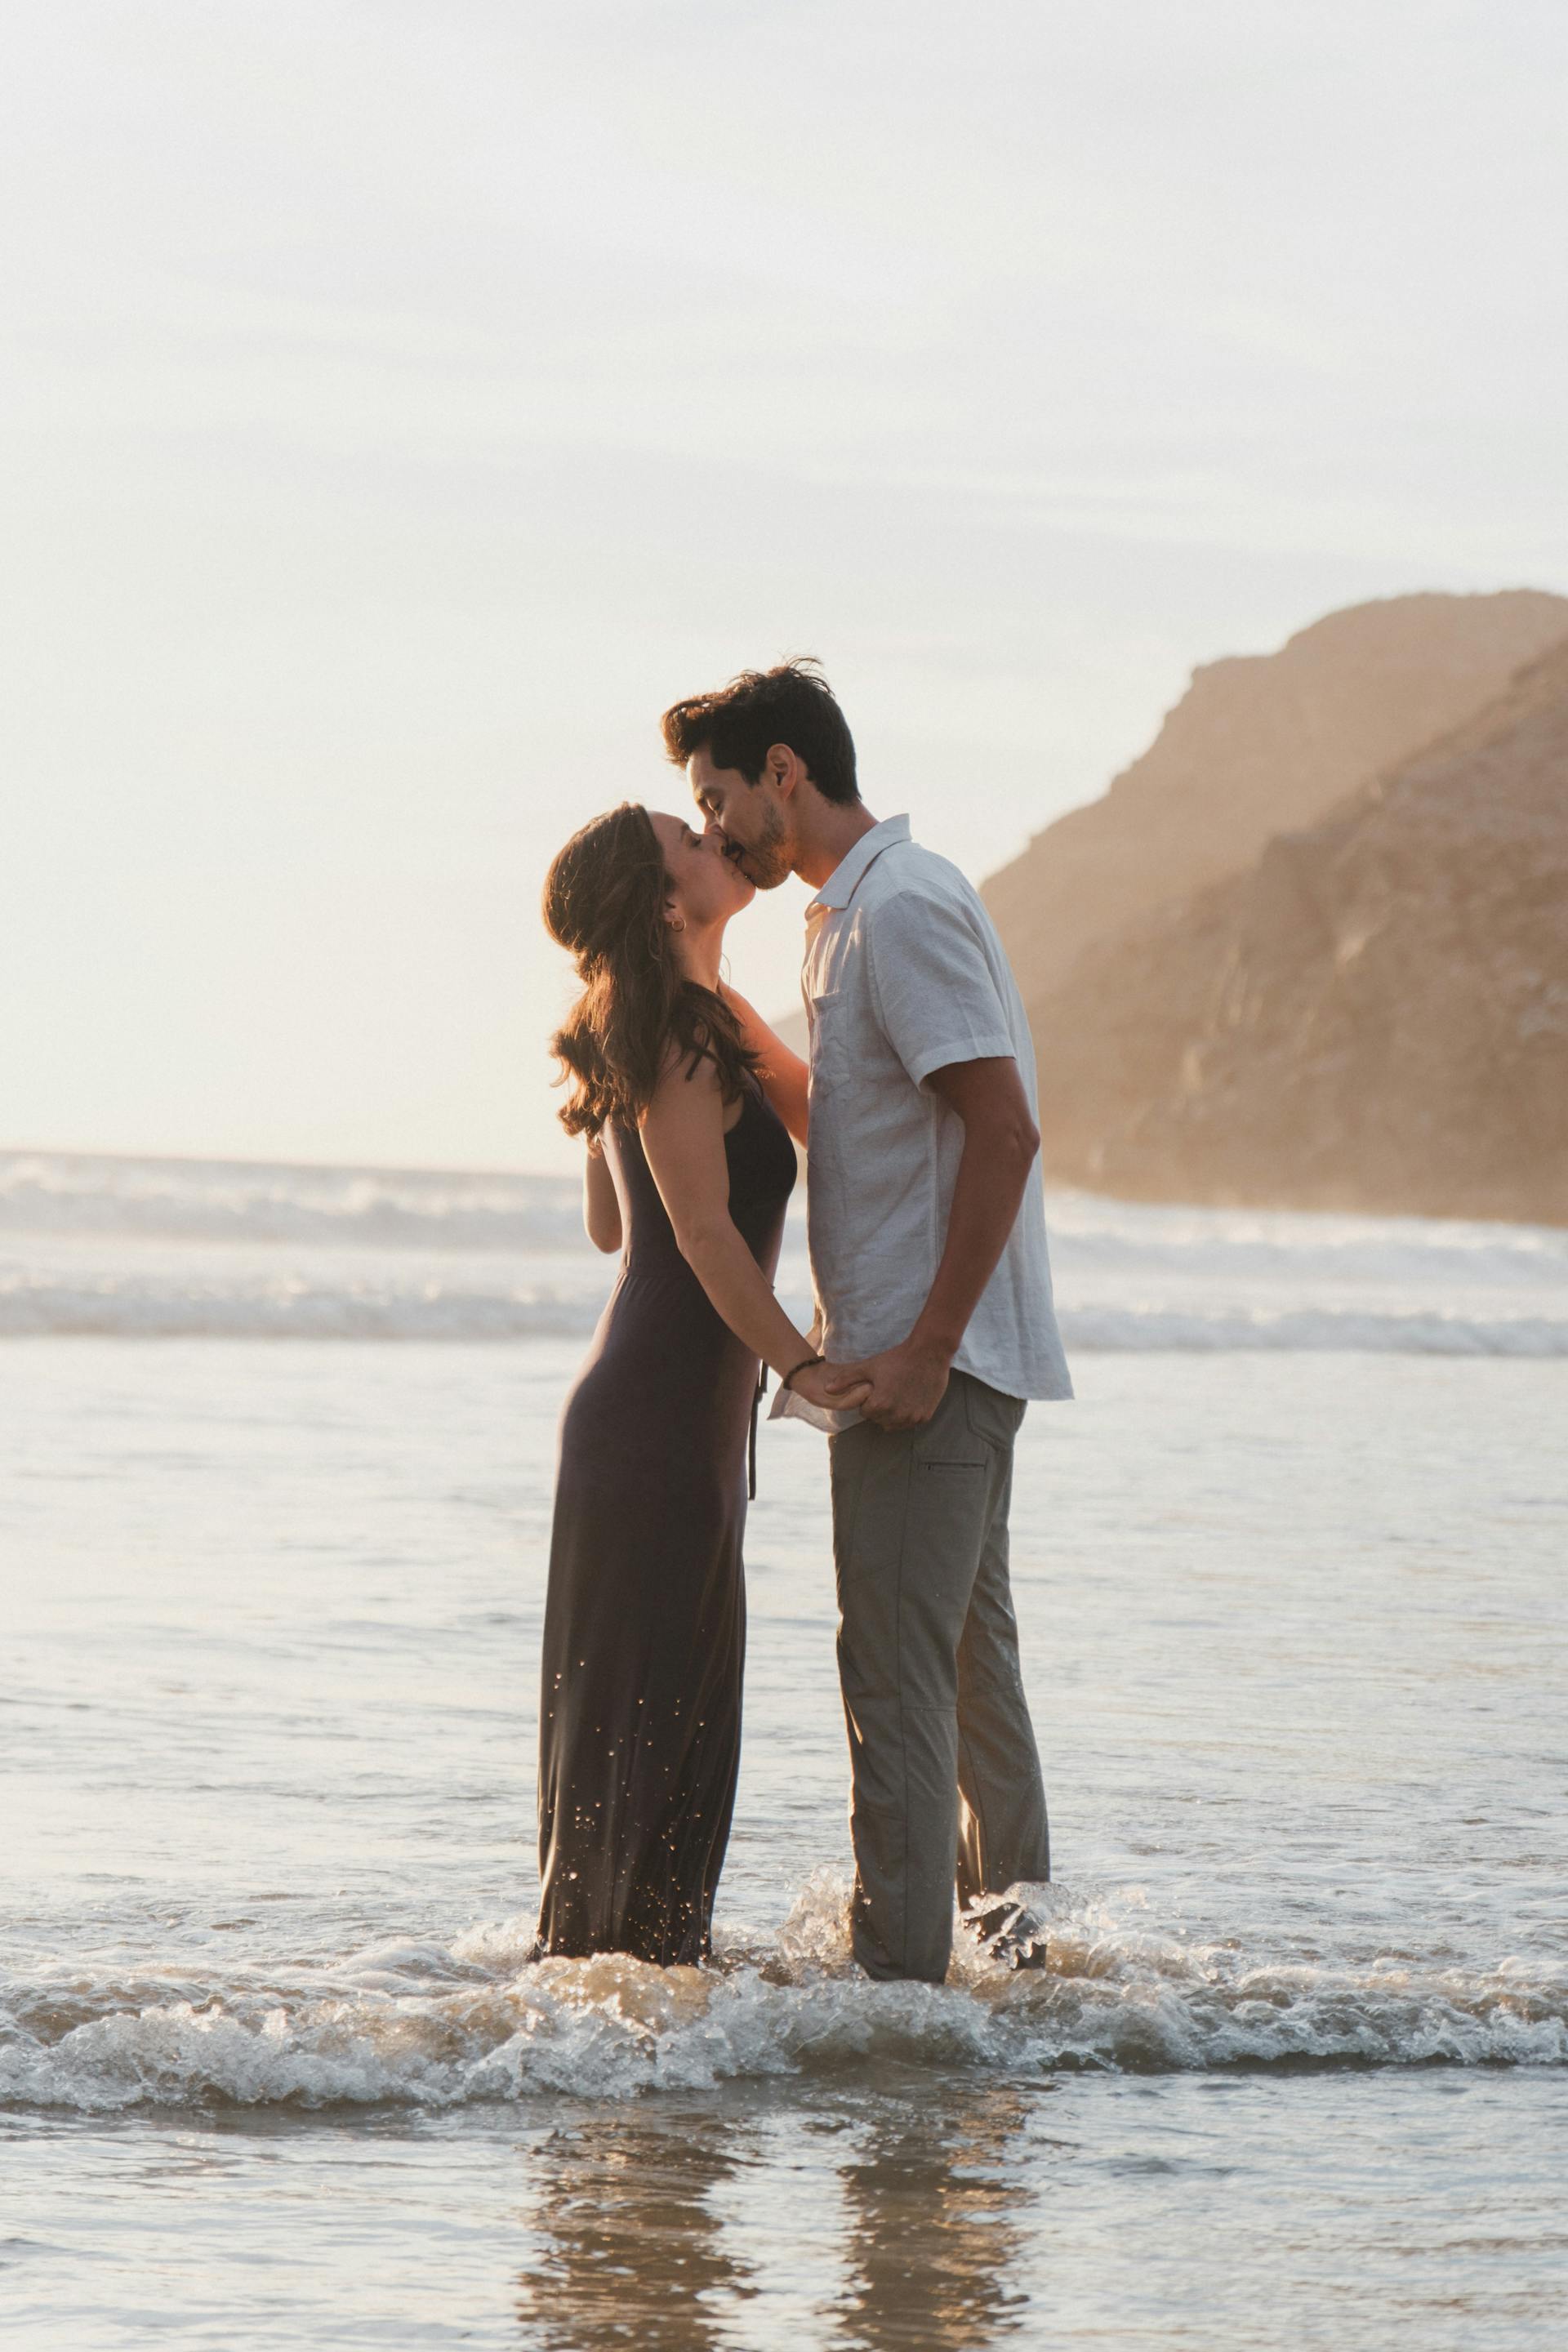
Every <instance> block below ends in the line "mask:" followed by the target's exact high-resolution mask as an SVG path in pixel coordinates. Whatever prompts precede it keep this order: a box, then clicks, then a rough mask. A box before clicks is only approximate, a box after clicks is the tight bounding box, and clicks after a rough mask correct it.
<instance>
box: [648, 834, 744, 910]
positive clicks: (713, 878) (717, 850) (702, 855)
mask: <svg viewBox="0 0 1568 2352" xmlns="http://www.w3.org/2000/svg"><path fill="white" fill-rule="evenodd" d="M648 814H649V815H650V816H651V817H652V819H653V829H654V831H655V833H657V834H658V845H659V847H660V849H661V850H662V851H663V852H664V871H665V877H666V882H667V885H668V887H667V890H666V898H667V902H668V905H669V907H670V908H672V909H673V910H674V912H675V913H676V914H678V915H679V917H680V918H681V919H682V920H683V921H685V922H687V923H689V924H690V926H691V928H692V929H693V930H696V931H700V930H707V929H709V928H710V926H711V925H712V924H714V923H726V922H728V921H729V919H730V917H731V915H738V914H739V913H740V911H741V908H742V907H749V906H750V905H751V903H752V899H753V898H755V897H756V895H757V892H756V885H755V884H754V883H752V882H748V881H747V879H746V877H745V876H744V875H743V874H742V871H741V869H740V867H739V866H737V865H736V863H735V861H734V859H733V858H732V857H726V856H725V855H724V836H723V835H722V834H721V832H719V831H718V829H717V828H715V829H714V831H713V832H712V833H710V834H701V833H693V832H692V830H691V827H690V826H689V824H687V823H686V820H685V819H684V817H679V816H667V815H666V814H665V813H664V811H663V810H662V809H651V810H650V811H649V812H648Z"/></svg>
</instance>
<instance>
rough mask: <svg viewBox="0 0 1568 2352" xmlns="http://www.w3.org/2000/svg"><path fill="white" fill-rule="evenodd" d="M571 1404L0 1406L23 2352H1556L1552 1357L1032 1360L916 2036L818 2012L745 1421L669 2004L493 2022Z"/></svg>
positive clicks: (127, 1353) (818, 1885) (402, 1362)
mask: <svg viewBox="0 0 1568 2352" xmlns="http://www.w3.org/2000/svg"><path fill="white" fill-rule="evenodd" d="M1254 1222H1256V1223H1259V1224H1260V1228H1261V1230H1260V1232H1259V1234H1258V1235H1257V1237H1256V1240H1257V1244H1258V1246H1259V1247H1260V1248H1261V1249H1262V1250H1263V1251H1264V1253H1265V1255H1268V1253H1269V1252H1273V1253H1275V1254H1276V1255H1278V1253H1279V1249H1280V1248H1281V1247H1282V1246H1284V1245H1285V1244H1282V1243H1281V1241H1280V1238H1279V1234H1278V1233H1276V1232H1274V1231H1273V1230H1272V1229H1271V1228H1270V1227H1269V1225H1268V1221H1254ZM1288 1222H1289V1224H1290V1225H1292V1226H1294V1225H1299V1224H1301V1223H1305V1221H1300V1220H1296V1221H1288ZM1172 1231H1173V1227H1172V1226H1171V1225H1170V1224H1167V1225H1166V1226H1165V1227H1163V1229H1162V1240H1161V1246H1162V1247H1170V1248H1173V1249H1174V1248H1176V1247H1178V1246H1179V1244H1177V1243H1175V1242H1174V1241H1173V1240H1172V1237H1171V1236H1172ZM1406 1233H1407V1229H1404V1228H1401V1229H1398V1232H1397V1233H1394V1232H1391V1233H1390V1234H1386V1235H1384V1236H1383V1237H1382V1240H1381V1244H1380V1242H1379V1237H1378V1236H1377V1235H1376V1234H1370V1235H1369V1236H1366V1235H1363V1242H1364V1244H1365V1246H1366V1247H1367V1248H1368V1249H1369V1250H1370V1252H1371V1255H1372V1259H1373V1272H1372V1273H1370V1274H1369V1273H1368V1272H1367V1271H1366V1269H1363V1277H1362V1278H1363V1280H1365V1279H1375V1281H1376V1282H1378V1283H1380V1284H1386V1283H1387V1282H1388V1281H1389V1280H1390V1279H1391V1276H1390V1274H1389V1266H1390V1264H1391V1258H1392V1254H1393V1253H1394V1251H1395V1249H1396V1248H1409V1249H1413V1250H1415V1252H1416V1253H1417V1254H1419V1251H1420V1249H1421V1247H1422V1245H1423V1237H1422V1235H1421V1234H1419V1233H1415V1234H1414V1239H1413V1240H1408V1239H1406V1238H1403V1237H1402V1236H1405V1235H1406ZM1199 1236H1200V1242H1201V1244H1202V1245H1203V1246H1204V1247H1206V1248H1208V1249H1210V1250H1211V1251H1212V1250H1213V1249H1214V1248H1215V1225H1214V1223H1213V1221H1210V1222H1209V1223H1208V1224H1207V1225H1204V1224H1203V1223H1202V1222H1201V1221H1200V1226H1199ZM488 1238H489V1237H487V1239H488ZM1309 1238H1310V1236H1309ZM1219 1239H1220V1241H1221V1243H1223V1245H1224V1246H1225V1247H1229V1248H1235V1247H1239V1246H1241V1243H1240V1240H1239V1239H1238V1235H1237V1228H1236V1226H1235V1224H1233V1225H1232V1226H1230V1227H1228V1228H1226V1231H1225V1232H1224V1233H1223V1234H1221V1235H1220V1236H1219ZM104 1245H105V1246H107V1244H104ZM166 1245H167V1244H163V1243H161V1244H159V1246H160V1247H164V1246H166ZM311 1245H312V1246H314V1245H315V1244H314V1243H313V1242H312V1244H311ZM191 1246H192V1247H193V1250H194V1249H195V1245H194V1244H193V1245H191ZM213 1246H214V1244H210V1243H208V1244H203V1245H202V1247H203V1248H204V1249H206V1248H211V1247H213ZM224 1246H228V1244H224ZM247 1246H248V1244H247ZM1290 1246H1297V1244H1290ZM562 1255H565V1253H562ZM367 1256H368V1253H367ZM378 1263H379V1262H378ZM588 1265H589V1268H590V1269H591V1270H590V1271H584V1266H583V1265H581V1264H576V1263H574V1265H573V1267H572V1269H571V1271H570V1280H571V1281H572V1282H574V1283H578V1284H582V1283H586V1282H587V1281H589V1280H590V1279H602V1276H601V1275H600V1272H599V1270H598V1269H596V1268H592V1265H591V1262H588ZM1417 1271H1419V1269H1417ZM1256 1272H1257V1270H1256V1269H1255V1273H1256ZM197 1275H198V1276H199V1269H198V1270H197ZM195 1278H196V1277H195V1276H193V1277H190V1278H188V1281H187V1286H190V1281H191V1280H194V1279H195ZM1171 1278H1172V1280H1173V1281H1185V1282H1186V1284H1187V1286H1188V1289H1189V1291H1190V1292H1192V1293H1194V1295H1195V1293H1196V1291H1197V1290H1198V1288H1199V1287H1200V1284H1199V1282H1198V1279H1197V1276H1196V1275H1195V1274H1194V1271H1193V1269H1192V1268H1191V1267H1188V1268H1187V1269H1185V1270H1183V1269H1182V1268H1181V1267H1180V1266H1179V1265H1178V1266H1177V1267H1176V1268H1175V1270H1174V1272H1173V1275H1172V1277H1171ZM1269 1278H1272V1277H1267V1276H1264V1275H1262V1274H1258V1275H1257V1279H1258V1282H1262V1281H1264V1280H1265V1279H1269ZM1343 1278H1344V1279H1345V1281H1346V1282H1347V1283H1350V1282H1352V1279H1353V1276H1352V1275H1349V1274H1347V1275H1345V1276H1344V1277H1343ZM1401 1278H1402V1279H1404V1280H1405V1285H1406V1290H1405V1302H1404V1304H1405V1305H1408V1304H1409V1302H1410V1299H1411V1298H1412V1297H1414V1299H1415V1305H1416V1306H1417V1307H1422V1310H1423V1311H1426V1307H1430V1306H1431V1305H1432V1304H1433V1299H1432V1298H1431V1297H1427V1298H1426V1304H1425V1306H1424V1305H1423V1296H1422V1293H1421V1291H1420V1287H1419V1284H1418V1282H1417V1281H1416V1280H1415V1277H1414V1276H1409V1275H1408V1274H1407V1275H1406V1276H1404V1277H1401ZM1491 1278H1492V1277H1491V1276H1489V1279H1491ZM1235 1279H1236V1281H1237V1283H1238V1284H1240V1283H1241V1282H1242V1281H1243V1279H1244V1272H1243V1270H1241V1269H1238V1270H1237V1272H1236V1275H1235ZM1064 1286H1065V1284H1064ZM1401 1311H1404V1307H1403V1306H1402V1308H1401ZM578 1346H579V1342H578V1341H577V1340H576V1339H559V1338H556V1339H548V1338H539V1339H533V1340H531V1341H530V1342H528V1343H527V1344H522V1345H512V1346H507V1347H496V1346H493V1345H480V1344H477V1343H469V1342H463V1341H460V1340H448V1341H447V1342H446V1343H444V1344H442V1345H438V1346H437V1345H423V1344H418V1343H408V1344H405V1345H402V1346H397V1347H390V1346H386V1345H375V1344H368V1343H364V1342H361V1341H355V1340H350V1339H340V1340H339V1341H338V1342H337V1343H336V1344H334V1345H331V1346H324V1345H321V1344H320V1343H319V1342H317V1341H314V1340H310V1339H277V1340H273V1341H270V1342H268V1344H266V1345H262V1344H259V1343H258V1342H256V1341H254V1340H245V1339H234V1338H227V1339H206V1340H194V1339H177V1340H164V1341H154V1340H147V1339H124V1338H120V1339H92V1338H76V1339H66V1338H40V1339H26V1340H20V1339H18V1340H16V1342H14V1343H13V1344H10V1345H8V1346H6V1347H5V1348H0V1431H3V1432H4V1439H3V1445H4V1455H3V1462H0V1472H3V1481H0V1560H3V1564H4V1582H3V1592H4V1599H3V1603H0V1606H3V1610H4V1620H3V1631H4V1636H5V1654H6V1657H7V1660H8V1664H9V1667H10V1672H9V1674H8V1675H7V1676H6V1686H5V1706H4V1708H3V1710H0V1741H3V1743H4V1762H5V1796H4V1818H5V1824H6V1834H5V1840H4V1842H3V1843H0V2183H3V2186H0V2314H4V2315H8V2316H9V2317H10V2318H11V2320H12V2323H13V2333H14V2336H15V2339H16V2340H18V2341H21V2342H24V2343H26V2344H27V2345H29V2346H31V2345H34V2344H36V2345H38V2346H40V2347H42V2346H51V2347H52V2346H59V2347H70V2352H95V2347H100V2346H101V2347H110V2346H127V2345H138V2346H140V2345H142V2344H147V2343H151V2342H153V2341H154V2340H157V2341H162V2340H163V2338H164V2337H166V2336H175V2337H177V2338H178V2339H179V2340H180V2341H182V2342H184V2343H188V2344H191V2345H196V2346H206V2345H211V2346H213V2347H217V2346H220V2345H221V2346H225V2347H232V2346H241V2347H243V2346H246V2345H251V2344H256V2345H266V2344H271V2343H279V2344H283V2343H289V2344H299V2343H302V2342H304V2343H310V2345H312V2346H315V2345H334V2346H335V2345H340V2344H341V2345H345V2346H346V2345H355V2344H358V2345H367V2344H368V2345H374V2346H382V2345H385V2346H396V2345H403V2344H411V2345H412V2344H428V2345H438V2344H441V2343H445V2342H448V2341H450V2342H453V2343H464V2344H480V2345H489V2346H510V2345H517V2346H530V2345H540V2346H547V2347H561V2352H573V2348H574V2347H598V2346H601V2345H603V2346H609V2345H614V2344H621V2343H637V2344H647V2345H654V2346H669V2347H688V2346H690V2347H709V2346H711V2347H761V2352H773V2347H784V2346H789V2347H816V2346H825V2347H826V2346H835V2347H837V2346H843V2347H894V2346H910V2347H920V2346H934V2347H950V2346H951V2347H955V2352H957V2347H964V2352H968V2347H984V2346H987V2345H991V2344H997V2345H1002V2344H1005V2343H1008V2342H1010V2341H1017V2342H1019V2343H1021V2344H1034V2343H1037V2342H1041V2341H1045V2340H1047V2338H1048V2339H1050V2340H1065V2341H1068V2342H1074V2343H1083V2344H1086V2345H1087V2344H1095V2345H1104V2344H1111V2345H1115V2346H1118V2347H1120V2346H1123V2345H1127V2346H1140V2347H1141V2346H1145V2345H1146V2346H1149V2347H1156V2346H1158V2347H1166V2346H1172V2345H1176V2346H1189V2345H1190V2346H1192V2347H1194V2352H1197V2347H1202V2352H1232V2347H1235V2352H1243V2348H1244V2347H1275V2346H1279V2347H1286V2346H1291V2347H1294V2346H1300V2345H1309V2346H1310V2345H1318V2344H1321V2345H1324V2346H1329V2345H1332V2346H1335V2347H1346V2346H1350V2347H1383V2346H1384V2345H1387V2344H1389V2343H1393V2342H1401V2343H1405V2342H1408V2343H1410V2344H1412V2345H1415V2346H1419V2347H1422V2352H1426V2347H1436V2352H1443V2348H1444V2347H1450V2346H1452V2347H1478V2346H1479V2347H1491V2346H1498V2347H1514V2346H1525V2345H1535V2344H1541V2345H1551V2346H1553V2347H1555V2346H1556V2345H1558V2344H1560V2343H1561V2342H1562V2341H1563V2337H1564V2334H1565V2333H1568V2328H1565V2325H1564V2313H1565V2310H1568V2222H1565V2221H1564V2219H1563V2211H1564V2208H1563V2197H1562V2189H1561V2183H1562V2180H1563V2177H1564V2175H1565V2172H1568V1872H1565V1864H1568V1832H1565V1830H1564V1825H1563V1781H1564V1761H1565V1754H1568V1738H1565V1736H1564V1721H1565V1717H1564V1708H1563V1698H1564V1692H1565V1686H1568V1606H1565V1603H1564V1600H1563V1550H1564V1544H1563V1528H1564V1525H1565V1523H1568V1521H1565V1513H1564V1503H1565V1500H1568V1491H1565V1490H1568V1470H1565V1466H1564V1449H1563V1442H1562V1431H1563V1428H1564V1427H1565V1426H1568V1362H1564V1361H1562V1360H1543V1361H1530V1360H1518V1359H1517V1358H1510V1357H1508V1356H1492V1357H1482V1358H1475V1357H1468V1356H1459V1355H1453V1354H1447V1353H1442V1354H1426V1355H1420V1356H1412V1355H1406V1354H1395V1353H1389V1352H1386V1351H1385V1352H1381V1353H1376V1354H1365V1353H1363V1354H1336V1353H1330V1352H1323V1351H1321V1349H1319V1348H1317V1347H1312V1346H1309V1347H1305V1348H1294V1349H1292V1348H1289V1347H1278V1346H1277V1347H1274V1348H1271V1349H1253V1350H1250V1351H1247V1352H1232V1351H1226V1350H1221V1351H1217V1352H1216V1351H1204V1352H1194V1351H1191V1350H1188V1351H1184V1352H1177V1353H1169V1352H1157V1351H1149V1350H1147V1349H1144V1350H1134V1351H1127V1352H1109V1353H1096V1352H1092V1351H1081V1352H1080V1353H1079V1357H1078V1360H1077V1361H1076V1363H1075V1371H1076V1374H1077V1377H1078V1381H1079V1390H1080V1399H1079V1402H1078V1403H1077V1404H1075V1405H1073V1406H1070V1407H1058V1408H1040V1409H1037V1410H1036V1411H1035V1412H1033V1413H1032V1414H1031V1416H1030V1418H1029V1420H1028V1421H1027V1422H1026V1428H1025V1435H1024V1439H1023V1442H1022V1445H1021V1451H1020V1458H1019V1474H1018V1494H1017V1500H1016V1507H1015V1556H1016V1588H1017V1598H1018V1605H1019V1614H1020V1619H1021V1622H1022V1626H1023V1634H1024V1641H1025V1648H1026V1668H1027V1677H1028V1683H1029V1688H1030V1692H1031V1697H1032V1700H1033V1703H1034V1706H1035V1709H1036V1715H1037V1725H1038V1728H1039V1731H1040V1737H1041V1746H1042V1749H1043V1752H1044V1757H1045V1761H1046V1769H1047V1784H1048V1787H1049V1789H1050V1792H1051V1797H1052V1806H1053V1832H1054V1842H1055V1845H1056V1851H1057V1858H1058V1884H1057V1885H1056V1887H1055V1888H1054V1889H1052V1890H1051V1892H1050V1894H1049V1895H1048V1897H1047V1898H1045V1901H1046V1907H1047V1909H1048V1911H1049V1914H1050V1957H1051V1965H1050V1968H1049V1969H1047V1971H1045V1972H1042V1973H1039V1974H1031V1975H1024V1976H1017V1977H1010V1976H1007V1975H1005V1974H1003V1973H1001V1972H999V1971H987V1970H985V1969H982V1968H980V1967H979V1966H978V1965H976V1964H975V1963H974V1962H973V1960H972V1959H969V1958H964V1959H963V1960H962V1961H961V1963H960V1965H959V1967H958V1968H957V1969H955V1972H954V1975H953V1977H952V1979H950V1982H949V1984H948V1985H947V1986H945V1987H943V1988H941V1989H939V1990H931V1989H929V1988H909V1987H897V1986H894V1987H872V1986H869V1985H868V1984H866V1983H864V1982H862V1981H861V1980H860V1979H858V1978H857V1977H856V1976H855V1975H854V1974H853V1972H852V1971H851V1970H850V1969H849V1968H848V1966H847V1959H846V1955H845V1949H844V1940H843V1927H842V1906H843V1893H844V1886H845V1883H846V1882H845V1871H846V1866H847V1832H846V1829H845V1822H844V1812H843V1783H844V1755H843V1732H842V1727H841V1722H840V1718H839V1715H838V1708H837V1692H836V1688H835V1683H834V1670H833V1652H832V1630H833V1628H832V1605H831V1580H830V1572H829V1569H828V1564H827V1550H826V1494H825V1484H826V1481H825V1463H824V1457H823V1454H822V1451H821V1450H820V1442H819V1441H818V1440H816V1438H815V1437H814V1436H813V1435H812V1434H811V1433H809V1432H806V1431H805V1430H802V1429H799V1428H789V1427H783V1426H778V1425H774V1426H771V1427H767V1428H764V1431H763V1448H762V1495H761V1497H760V1499H759V1501H758V1503H757V1504H756V1506H755V1507H754V1509H753V1516H752V1524H751V1531H750V1537H749V1541H748V1572H749V1580H750V1594H751V1609H752V1636H751V1655H750V1664H749V1680H748V1715H747V1732H746V1749H745V1758H744V1766H743V1775H742V1791H741V1801H740V1807H739V1814H738V1825H737V1831H736V1836H735V1840H734V1843H733V1844H732V1846H731V1861H730V1866H729V1869H728V1871H727V1874H726V1876H725V1880H724V1884H723V1886H722V1888H721V1897H720V1913H719V1922H718V1926H719V1940H720V1946H721V1952H720V1962H719V1965H718V1966H717V1967H716V1968H715V1969H713V1970H712V1971H711V1972H709V1973H706V1974H699V1973H697V1972H689V1973H683V1972H673V1973H672V1974H671V1975H670V1976H668V1977H663V1976H660V1975H658V1973H657V1972H654V1971H648V1970H644V1969H638V1968H637V1967H636V1966H635V1965H633V1964H630V1963H624V1962H616V1961H599V1962H593V1963H586V1964H567V1963H552V1964H549V1965H547V1966H546V1967H544V1968H542V1969H538V1968H535V1969H529V1968H526V1967H524V1966H523V1965H522V1964H521V1954H522V1952H523V1951H524V1950H525V1949H526V1946H527V1942H528V1939H529V1937H530V1935H531V1906H532V1902H533V1899H534V1895H535V1891H536V1880H535V1875H534V1869H533V1858H532V1833H531V1811H532V1797H533V1783H532V1769H533V1757H532V1748H533V1726H534V1696H535V1694H534V1675H535V1645H536V1642H537V1634H538V1623H539V1614H540V1608H541V1604H542V1570H543V1547H544V1541H545V1538H546V1533H547V1524H548V1509H549V1472H550V1459H551V1453H552V1436H553V1421H554V1414H555V1411H556V1408H557V1404H558V1402H559V1398H560V1395H561V1392H562V1389H563V1385H564V1382H565V1381H566V1380H567V1379H568V1377H569V1376H570V1372H571V1370H572V1368H573V1365H574V1361H575V1359H576V1355H577V1352H578Z"/></svg>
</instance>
